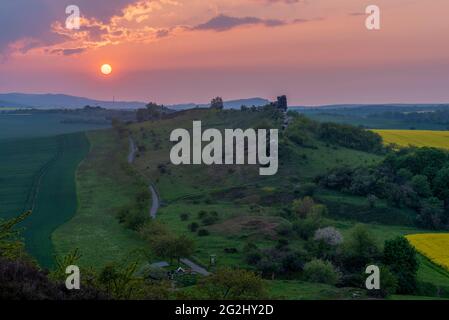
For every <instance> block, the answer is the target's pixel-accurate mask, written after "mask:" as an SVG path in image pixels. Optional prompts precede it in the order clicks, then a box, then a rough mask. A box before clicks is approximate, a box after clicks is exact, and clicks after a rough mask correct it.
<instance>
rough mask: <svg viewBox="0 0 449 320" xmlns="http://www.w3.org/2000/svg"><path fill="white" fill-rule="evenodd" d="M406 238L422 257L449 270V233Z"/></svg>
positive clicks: (408, 236) (417, 235)
mask: <svg viewBox="0 0 449 320" xmlns="http://www.w3.org/2000/svg"><path fill="white" fill-rule="evenodd" d="M406 238H407V239H408V241H410V243H411V244H412V245H413V246H414V247H415V248H416V250H417V251H418V252H419V253H421V254H422V255H424V256H426V257H427V258H429V259H430V260H431V261H432V262H433V263H435V264H437V265H439V266H441V267H443V268H445V269H446V270H449V233H422V234H411V235H407V236H406Z"/></svg>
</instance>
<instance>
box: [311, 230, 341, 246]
mask: <svg viewBox="0 0 449 320" xmlns="http://www.w3.org/2000/svg"><path fill="white" fill-rule="evenodd" d="M313 239H314V240H315V241H323V242H324V243H326V244H328V245H330V246H338V245H340V244H341V243H343V236H342V235H341V233H340V231H338V230H337V229H335V228H334V227H326V228H322V229H318V230H317V231H315V236H314V238H313Z"/></svg>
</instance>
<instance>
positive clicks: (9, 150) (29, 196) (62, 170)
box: [0, 133, 88, 267]
mask: <svg viewBox="0 0 449 320" xmlns="http://www.w3.org/2000/svg"><path fill="white" fill-rule="evenodd" d="M0 144H1V145H2V146H3V148H1V147H0V150H2V151H1V154H0V163H1V164H2V165H0V179H1V180H2V183H1V187H0V188H1V192H0V197H1V200H2V201H1V207H0V212H1V215H0V217H11V216H16V215H18V214H19V213H21V212H22V211H24V210H32V211H33V214H32V215H31V216H30V217H29V218H28V219H27V220H26V221H24V222H23V224H22V227H24V228H25V230H24V233H23V234H24V238H25V244H26V247H27V250H28V252H29V253H30V254H31V255H32V256H33V257H35V258H36V259H37V260H38V261H39V263H40V264H41V265H42V266H45V267H50V266H51V265H52V263H53V254H54V252H53V245H52V242H51V239H50V237H51V233H52V232H53V230H54V229H55V228H56V227H58V226H59V225H60V224H62V223H64V222H65V221H67V220H68V219H70V217H71V216H72V215H73V214H74V213H75V211H76V206H77V202H76V189H75V183H74V176H75V170H76V168H77V166H78V164H79V162H80V161H81V160H82V159H83V158H84V157H85V155H86V154H87V151H88V142H87V139H86V137H85V135H84V134H83V133H75V134H68V135H62V136H54V137H50V138H38V139H31V140H8V141H7V142H3V143H0Z"/></svg>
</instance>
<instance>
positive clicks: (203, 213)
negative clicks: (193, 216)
mask: <svg viewBox="0 0 449 320" xmlns="http://www.w3.org/2000/svg"><path fill="white" fill-rule="evenodd" d="M205 216H207V212H206V211H204V210H201V211H200V212H198V219H203V218H204V217H205Z"/></svg>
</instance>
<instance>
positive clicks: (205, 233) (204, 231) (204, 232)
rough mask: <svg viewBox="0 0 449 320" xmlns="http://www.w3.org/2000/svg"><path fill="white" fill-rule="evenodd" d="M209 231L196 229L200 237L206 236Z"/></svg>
mask: <svg viewBox="0 0 449 320" xmlns="http://www.w3.org/2000/svg"><path fill="white" fill-rule="evenodd" d="M209 234H210V233H209V231H207V230H206V229H200V230H198V236H200V237H206V236H208V235H209Z"/></svg>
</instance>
